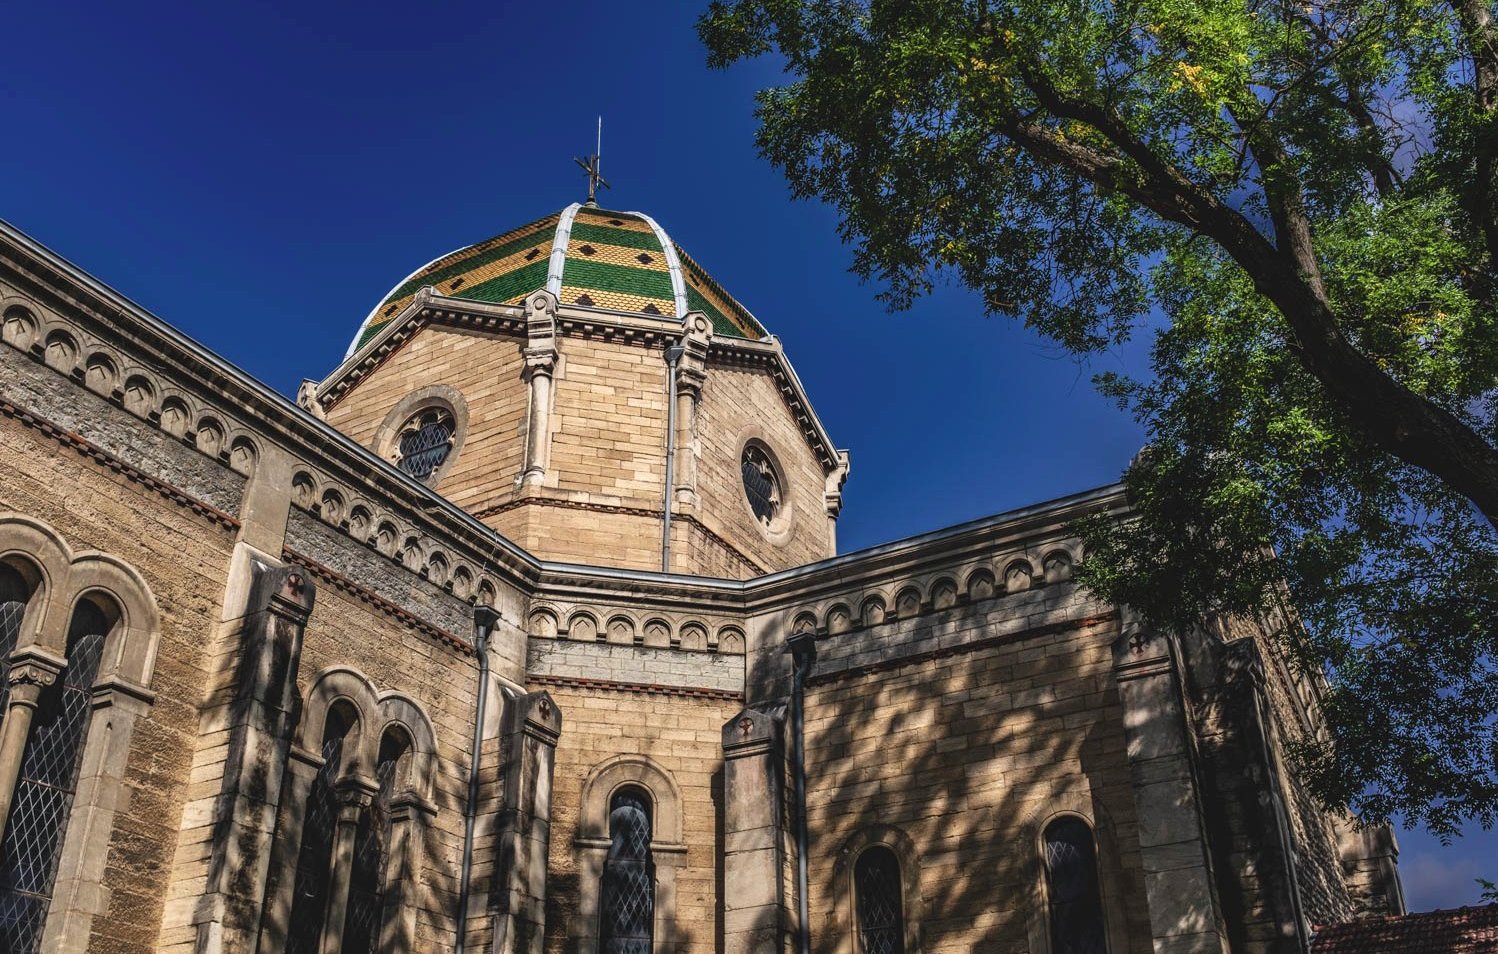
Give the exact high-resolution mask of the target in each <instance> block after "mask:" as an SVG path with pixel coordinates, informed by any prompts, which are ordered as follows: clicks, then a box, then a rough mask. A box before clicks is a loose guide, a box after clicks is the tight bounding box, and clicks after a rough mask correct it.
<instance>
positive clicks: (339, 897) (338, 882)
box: [321, 778, 379, 954]
mask: <svg viewBox="0 0 1498 954" xmlns="http://www.w3.org/2000/svg"><path fill="white" fill-rule="evenodd" d="M378 789H379V786H378V785H376V784H375V783H374V782H373V781H372V780H370V779H362V778H349V779H344V780H343V781H342V782H340V783H339V785H338V827H337V828H336V829H334V832H333V850H332V852H330V853H329V856H328V906H327V908H325V909H324V910H323V922H322V945H321V952H322V954H339V952H340V951H342V950H343V925H344V922H345V921H346V920H347V919H348V896H349V881H350V879H351V878H352V876H353V873H354V840H355V838H356V837H357V836H358V834H359V819H360V818H361V817H363V815H364V813H365V812H366V811H368V810H369V804H370V802H371V801H373V800H374V794H375V792H376V791H378Z"/></svg>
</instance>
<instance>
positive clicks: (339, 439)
mask: <svg viewBox="0 0 1498 954" xmlns="http://www.w3.org/2000/svg"><path fill="white" fill-rule="evenodd" d="M3 266H9V268H10V269H11V270H12V271H13V272H14V277H15V279H16V280H17V282H18V283H19V284H21V285H23V286H25V287H26V288H27V290H28V293H30V294H33V295H34V296H35V297H37V298H38V299H40V300H39V301H38V304H41V305H46V306H48V307H52V308H54V309H56V310H57V311H58V312H59V315H60V316H61V317H62V318H63V319H64V320H65V321H75V322H78V323H79V324H80V325H82V326H83V328H84V329H87V330H88V331H89V332H90V334H91V335H92V336H94V337H97V338H100V339H101V340H107V342H108V345H109V347H110V348H113V349H115V350H117V351H119V352H121V353H122V354H124V355H128V358H129V360H127V361H122V364H124V365H126V366H127V367H130V368H133V369H139V371H140V372H141V373H143V374H147V375H151V376H154V377H156V378H158V379H160V380H159V381H158V382H157V394H158V395H161V394H163V393H173V392H183V393H190V394H191V395H192V396H193V397H194V398H195V399H196V401H197V402H198V403H199V404H200V405H202V406H204V407H208V408H211V409H212V414H213V415H214V416H215V417H217V418H218V419H220V420H221V421H222V422H223V423H224V427H225V430H226V437H228V436H232V435H234V434H236V433H237V434H241V435H246V436H248V435H253V436H255V437H256V438H258V439H259V440H261V441H268V442H270V443H273V444H276V445H278V446H280V447H281V448H282V449H283V450H284V451H285V452H286V453H287V454H289V455H290V456H292V457H294V458H297V459H300V460H303V461H308V462H316V466H317V467H318V468H319V469H320V470H322V471H324V472H325V473H326V474H327V475H328V476H329V477H331V478H333V479H336V480H337V481H339V482H341V483H343V484H345V485H348V486H350V487H357V488H358V489H359V492H360V494H361V495H362V496H364V497H366V498H369V499H372V500H374V501H376V502H377V503H378V504H379V505H380V506H381V507H382V508H383V509H388V510H390V511H392V512H398V513H400V514H401V515H402V517H403V520H404V522H408V523H413V524H415V525H416V527H415V529H417V530H418V531H419V532H420V533H421V534H422V535H423V536H425V537H427V538H430V539H431V540H433V541H434V542H435V543H436V544H437V545H439V546H441V547H443V548H445V549H447V550H449V551H450V552H451V553H453V554H454V555H461V556H462V557H463V558H465V559H468V560H470V561H473V562H474V563H476V564H479V565H482V566H483V567H484V568H485V569H486V570H488V571H490V572H493V573H496V574H497V575H498V576H500V577H501V578H503V579H505V580H506V581H507V582H509V583H511V584H512V585H523V586H525V587H527V588H528V587H529V586H530V585H531V584H532V583H533V582H534V580H535V578H536V576H537V574H538V573H539V569H540V562H539V561H538V560H536V559H535V558H534V557H532V556H531V555H530V554H529V553H526V552H525V551H524V550H522V549H521V548H520V547H518V546H516V545H515V544H514V543H512V542H511V541H509V540H507V539H505V538H504V537H502V536H500V535H499V534H497V533H496V532H495V531H494V530H492V529H491V528H489V527H488V526H486V525H484V524H483V523H481V522H479V521H478V520H476V519H475V518H474V517H473V516H472V515H471V514H468V513H467V512H465V511H463V510H461V509H459V508H458V507H456V506H454V505H453V504H452V503H450V502H449V501H448V500H447V499H446V498H444V497H441V496H440V495H438V494H436V493H435V492H434V491H432V490H430V489H429V488H427V487H426V486H424V485H422V484H421V483H420V482H418V481H416V480H413V479H412V478H410V477H409V476H407V475H406V474H404V473H402V472H401V471H400V470H399V469H397V468H396V467H394V466H392V465H391V464H390V463H389V462H387V461H384V460H382V459H380V458H379V457H378V456H377V455H375V454H373V453H371V452H370V451H369V450H367V449H366V448H364V447H362V446H360V445H359V444H357V443H355V442H354V441H352V440H351V439H350V438H348V437H346V436H345V435H343V434H342V433H340V432H338V431H336V430H334V429H333V428H332V427H330V426H329V425H327V424H325V423H324V422H322V421H320V420H317V419H316V418H314V417H313V416H312V415H311V414H310V413H308V412H307V411H306V410H304V409H302V408H300V407H298V406H297V405H296V404H295V403H293V402H292V401H290V400H288V399H287V398H285V397H283V396H282V395H280V394H279V393H277V392H276V391H274V390H272V389H271V388H270V387H268V386H267V385H265V384H263V383H262V382H260V381H258V380H256V379H255V378H253V377H251V376H250V375H248V374H246V373H245V372H243V371H242V370H240V369H238V368H236V367H234V366H233V365H231V364H229V363H228V362H227V361H225V360H224V359H223V358H221V357H219V356H218V355H217V354H214V353H213V352H212V351H210V350H209V349H207V348H205V347H203V346H202V345H201V344H199V343H197V342H196V341H193V340H192V339H191V338H189V337H187V336H186V335H184V334H182V333H181V332H179V331H177V330H176V329H174V328H172V327H171V326H170V325H168V324H167V323H166V322H164V321H163V320H162V319H160V318H159V317H157V316H156V315H154V314H152V313H151V312H150V311H148V310H146V309H145V308H143V307H141V306H140V305H138V304H136V303H135V302H133V301H131V300H130V299H128V298H126V297H125V296H124V295H122V294H120V293H119V292H118V291H115V290H114V289H112V288H110V287H109V286H107V285H105V284H103V283H102V282H100V281H98V280H97V279H95V278H94V277H93V276H91V275H89V274H88V273H86V272H84V271H83V270H82V269H80V268H78V267H77V266H76V265H74V264H72V263H71V262H69V261H67V260H66V259H64V258H62V257H61V256H59V255H57V254H56V253H54V252H52V251H51V250H50V249H48V248H46V247H45V246H43V245H41V244H40V243H38V242H36V241H34V240H33V239H31V238H30V237H29V236H27V235H26V234H24V233H22V232H20V231H19V230H17V229H16V228H15V227H14V226H12V225H10V224H9V223H7V222H4V221H0V267H3ZM227 446H228V442H227V440H226V441H225V445H224V448H225V453H226V452H227Z"/></svg>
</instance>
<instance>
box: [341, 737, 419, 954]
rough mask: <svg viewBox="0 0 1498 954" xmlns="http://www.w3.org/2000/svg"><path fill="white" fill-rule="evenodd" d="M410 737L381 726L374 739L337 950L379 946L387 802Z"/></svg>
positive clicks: (358, 953) (354, 952) (358, 951)
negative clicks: (369, 787) (376, 750)
mask: <svg viewBox="0 0 1498 954" xmlns="http://www.w3.org/2000/svg"><path fill="white" fill-rule="evenodd" d="M410 751H411V737H410V736H408V735H407V734H406V733H405V732H404V731H402V730H401V729H400V728H399V727H395V726H392V727H391V728H389V729H386V730H385V735H384V737H383V738H382V739H381V740H380V756H379V762H378V763H377V764H376V765H375V778H376V780H377V781H378V782H379V784H380V787H379V790H378V791H377V792H376V793H375V797H374V800H373V801H372V802H371V803H370V805H369V807H368V808H367V809H365V810H364V814H363V816H362V817H361V818H360V819H359V831H358V833H357V834H356V835H355V836H354V867H353V871H352V872H351V874H350V877H349V898H348V919H347V921H346V922H345V925H344V929H343V954H363V952H366V951H375V950H378V949H379V940H380V926H381V924H382V922H383V920H384V917H383V915H384V908H385V905H384V898H385V883H386V874H387V869H388V867H389V863H390V803H391V801H392V800H393V799H394V797H395V795H396V794H397V793H398V792H399V791H400V789H401V787H402V785H401V781H402V780H401V778H400V775H401V770H402V769H404V768H407V767H408V763H409V759H408V758H407V754H408V753H409V752H410Z"/></svg>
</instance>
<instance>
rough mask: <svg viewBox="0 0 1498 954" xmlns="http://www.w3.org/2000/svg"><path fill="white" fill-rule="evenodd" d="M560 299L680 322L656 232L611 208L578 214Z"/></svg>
mask: <svg viewBox="0 0 1498 954" xmlns="http://www.w3.org/2000/svg"><path fill="white" fill-rule="evenodd" d="M558 298H559V299H560V301H561V302H562V303H563V304H566V305H586V306H591V307H594V308H609V309H613V310H616V311H631V312H643V313H644V314H648V315H656V316H660V317H663V318H674V317H676V292H675V289H674V287H673V286H672V284H671V267H670V262H669V261H668V260H667V258H666V253H665V250H664V249H662V248H661V242H660V238H659V237H658V236H657V235H656V232H655V229H653V228H651V226H650V223H649V222H646V221H645V220H643V219H641V218H639V217H638V216H635V215H630V214H628V213H624V212H611V211H608V210H606V209H593V208H587V207H583V208H580V209H578V210H577V214H576V216H575V217H574V219H573V221H572V232H571V235H570V236H569V239H568V242H567V257H566V261H565V263H564V264H563V266H562V290H561V294H560V295H558Z"/></svg>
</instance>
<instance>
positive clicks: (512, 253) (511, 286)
mask: <svg viewBox="0 0 1498 954" xmlns="http://www.w3.org/2000/svg"><path fill="white" fill-rule="evenodd" d="M558 218H560V213H558V214H554V215H548V216H547V217H546V218H544V219H540V220H538V221H535V222H531V223H530V224H528V225H522V226H521V227H520V228H518V229H512V230H510V231H508V232H505V233H503V234H502V235H496V236H495V237H494V238H491V239H487V240H486V241H483V242H480V243H478V244H477V245H470V246H468V247H467V248H462V249H459V250H458V251H456V252H453V253H451V254H449V255H444V256H443V257H442V258H439V259H438V260H437V261H435V262H433V263H432V264H430V265H428V266H426V267H425V268H423V269H421V270H420V271H419V272H417V273H416V274H414V275H412V276H411V277H410V278H408V279H406V280H405V281H404V282H402V283H401V285H400V287H398V288H396V289H395V290H394V291H392V292H391V293H390V294H389V295H388V296H387V297H386V298H385V300H384V301H383V302H381V303H380V306H379V307H378V308H377V309H376V310H375V313H374V315H373V317H372V318H371V320H370V322H369V324H368V326H366V327H365V329H364V333H363V334H362V335H360V337H359V344H361V345H362V344H363V343H364V342H365V341H368V340H369V339H370V338H372V337H374V336H375V334H377V333H378V332H379V330H380V328H381V327H383V326H384V325H385V324H386V323H387V322H388V321H390V319H392V318H394V317H395V316H396V315H398V314H400V313H401V311H402V310H403V309H404V308H405V307H406V306H407V305H409V304H410V303H411V299H413V298H415V297H416V293H417V292H418V291H420V290H421V289H422V288H423V287H425V286H427V285H430V286H432V288H433V289H434V290H435V291H436V292H437V293H438V294H440V295H448V296H451V297H454V298H471V299H475V300H478V301H494V302H500V303H504V304H513V303H516V302H519V301H521V300H522V299H523V298H525V296H526V295H528V294H530V293H531V292H533V291H535V290H536V289H538V288H542V287H544V286H545V285H546V262H547V260H548V258H549V257H550V255H551V245H552V240H553V238H554V237H555V235H556V227H557V219H558ZM538 266H539V267H538ZM537 273H539V279H537V278H536V275H537ZM506 279H510V280H509V281H506ZM521 285H524V286H527V287H520V286H521Z"/></svg>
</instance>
